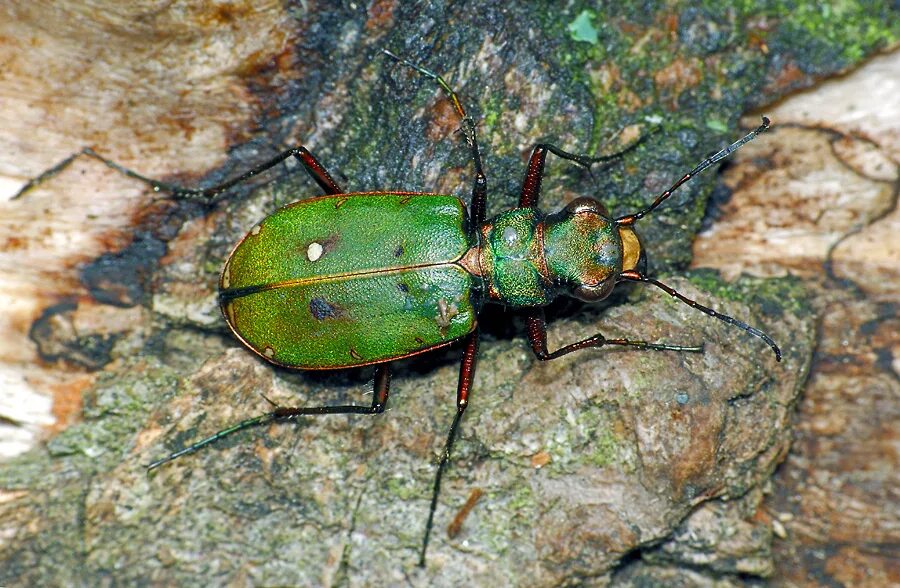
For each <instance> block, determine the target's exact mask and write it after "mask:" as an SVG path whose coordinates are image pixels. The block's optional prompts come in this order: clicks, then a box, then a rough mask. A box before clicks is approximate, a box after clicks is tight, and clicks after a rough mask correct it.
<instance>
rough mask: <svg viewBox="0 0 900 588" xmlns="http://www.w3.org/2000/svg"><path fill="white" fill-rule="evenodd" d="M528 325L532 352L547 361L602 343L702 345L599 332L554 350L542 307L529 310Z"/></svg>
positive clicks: (698, 348) (664, 347)
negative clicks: (609, 335) (548, 338)
mask: <svg viewBox="0 0 900 588" xmlns="http://www.w3.org/2000/svg"><path fill="white" fill-rule="evenodd" d="M525 320H526V326H527V327H528V341H529V342H530V343H531V348H532V349H533V350H534V354H535V355H536V356H537V358H538V359H540V360H541V361H549V360H551V359H556V358H557V357H562V356H563V355H567V354H569V353H572V352H573V351H578V350H579V349H587V348H589V347H603V346H604V345H619V346H623V347H636V348H638V349H656V350H659V351H687V352H691V353H702V352H703V345H669V344H667V343H648V342H647V341H638V340H632V339H607V338H606V337H604V336H603V335H601V334H600V333H597V334H596V335H594V336H593V337H588V338H587V339H582V340H581V341H576V342H575V343H571V344H569V345H565V346H563V347H560V348H559V349H557V350H556V351H552V352H551V351H548V349H547V325H546V319H545V318H544V309H543V308H539V309H535V310H533V311H532V312H531V314H530V315H529V316H528V317H527V318H526V319H525Z"/></svg>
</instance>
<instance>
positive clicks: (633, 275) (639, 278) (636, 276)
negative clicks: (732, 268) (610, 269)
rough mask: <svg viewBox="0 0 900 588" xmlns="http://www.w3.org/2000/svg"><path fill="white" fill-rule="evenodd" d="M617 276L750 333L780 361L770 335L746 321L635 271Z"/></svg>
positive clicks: (779, 351)
mask: <svg viewBox="0 0 900 588" xmlns="http://www.w3.org/2000/svg"><path fill="white" fill-rule="evenodd" d="M619 278H620V279H622V280H629V281H632V282H643V283H645V284H652V285H654V286H656V287H657V288H659V289H660V290H662V291H664V292H665V293H666V294H668V295H669V296H673V297H675V298H677V299H678V300H680V301H682V302H684V303H685V304H687V305H688V306H690V307H692V308H696V309H697V310H699V311H700V312H703V313H705V314H707V315H709V316H711V317H714V318H717V319H719V320H720V321H723V322H726V323H728V324H729V325H734V326H735V327H737V328H739V329H741V330H743V331H746V332H748V333H750V334H751V335H753V336H754V337H757V338H759V339H762V340H763V341H765V342H766V345H768V346H769V347H771V348H772V351H773V352H774V353H775V361H781V349H779V348H778V345H776V344H775V341H773V340H772V338H771V337H769V336H768V335H766V334H765V333H763V332H762V331H760V330H759V329H757V328H755V327H751V326H750V325H748V324H747V323H745V322H743V321H739V320H737V319H736V318H733V317H730V316H728V315H727V314H722V313H720V312H716V311H715V310H713V309H711V308H709V307H706V306H703V305H702V304H699V303H697V302H695V301H693V300H691V299H690V298H688V297H687V296H685V295H683V294H681V293H679V292H677V291H676V290H675V289H674V288H672V287H671V286H667V285H665V284H663V283H662V282H660V281H659V280H654V279H653V278H648V277H646V276H643V275H641V274H640V273H638V272H636V271H627V272H622V273H621V274H619Z"/></svg>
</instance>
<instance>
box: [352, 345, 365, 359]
mask: <svg viewBox="0 0 900 588" xmlns="http://www.w3.org/2000/svg"><path fill="white" fill-rule="evenodd" d="M350 357H352V358H353V359H356V360H360V359H362V355H360V354H359V353H357V352H356V349H354V348H352V347H351V348H350Z"/></svg>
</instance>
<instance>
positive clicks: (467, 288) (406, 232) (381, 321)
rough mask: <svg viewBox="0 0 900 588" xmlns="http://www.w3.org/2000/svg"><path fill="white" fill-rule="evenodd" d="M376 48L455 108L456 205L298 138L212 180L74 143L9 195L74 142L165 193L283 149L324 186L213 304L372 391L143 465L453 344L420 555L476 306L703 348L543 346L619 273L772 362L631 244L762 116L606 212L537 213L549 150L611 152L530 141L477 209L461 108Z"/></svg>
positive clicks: (253, 331)
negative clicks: (626, 207) (571, 302)
mask: <svg viewBox="0 0 900 588" xmlns="http://www.w3.org/2000/svg"><path fill="white" fill-rule="evenodd" d="M385 53H386V54H387V55H388V56H390V57H391V58H393V59H395V60H397V61H398V62H400V63H402V64H404V65H406V66H409V67H411V68H413V69H415V70H416V71H418V72H419V73H421V74H422V75H424V76H426V77H428V78H431V79H433V80H435V81H436V82H437V83H438V84H439V85H440V86H441V88H442V89H443V90H444V91H445V92H446V93H447V95H448V96H449V97H450V100H451V101H452V103H453V105H454V108H455V109H456V111H457V113H458V115H459V116H460V118H461V120H462V130H463V132H464V136H465V138H466V141H467V143H468V145H469V147H470V150H471V155H472V160H473V163H474V168H475V181H474V187H473V190H472V199H471V206H470V207H469V209H468V211H467V208H466V206H465V204H464V203H463V202H462V201H461V200H460V199H459V198H457V197H455V196H452V195H443V194H420V193H410V192H364V193H344V192H343V190H341V188H340V187H339V186H338V185H337V183H336V182H335V181H334V179H333V178H332V177H331V176H330V175H329V174H328V172H327V171H326V169H325V168H324V167H323V166H322V164H321V163H319V161H318V160H317V159H316V158H315V156H314V155H313V154H312V153H310V152H309V151H308V150H307V149H306V148H305V147H296V148H293V149H289V150H287V151H285V152H284V153H282V154H280V155H279V156H278V157H276V158H274V159H272V160H271V161H268V162H266V163H264V164H262V165H260V166H258V167H256V168H254V169H252V170H250V171H248V172H246V173H244V174H242V175H241V176H239V177H237V178H234V179H232V180H230V181H228V182H225V183H224V184H221V185H219V186H215V187H212V188H207V189H199V190H192V189H184V188H180V187H177V186H171V185H168V184H164V183H162V182H159V181H156V180H153V179H150V178H147V177H144V176H142V175H140V174H138V173H136V172H134V171H131V170H129V169H126V168H124V167H122V166H120V165H118V164H116V163H114V162H112V161H110V160H108V159H105V158H103V157H101V156H100V155H98V154H97V153H95V152H94V151H92V150H91V149H85V150H83V151H82V152H81V153H80V154H76V155H73V156H72V157H70V158H67V159H66V160H65V161H63V162H61V163H60V164H59V165H57V166H55V167H54V168H52V169H50V170H48V171H47V172H44V173H43V174H41V175H40V176H38V177H37V178H35V179H34V180H32V181H31V182H29V183H28V184H27V185H26V186H25V187H24V188H23V189H22V190H21V191H20V192H19V194H18V195H17V196H19V195H21V194H23V193H24V192H26V191H27V190H29V189H31V188H32V187H33V186H34V185H36V184H38V183H40V182H41V181H43V180H44V179H46V178H48V177H50V176H52V175H54V174H56V173H57V172H59V171H60V170H61V169H62V168H63V167H65V166H66V165H68V164H69V163H71V161H72V160H73V159H74V158H75V157H77V156H78V155H81V154H84V155H88V156H90V157H93V158H96V159H99V160H101V161H103V162H104V163H106V164H107V165H108V166H110V167H112V168H114V169H116V170H118V171H120V172H122V173H124V174H126V175H128V176H130V177H133V178H136V179H138V180H141V181H143V182H146V183H148V184H149V185H150V186H151V187H152V188H153V189H154V190H155V191H160V190H162V191H168V192H170V193H172V195H173V196H174V197H176V198H195V197H203V198H212V197H215V196H216V195H218V194H220V193H221V192H223V191H225V190H227V189H228V188H230V187H232V186H234V185H235V184H237V183H239V182H243V181H245V180H247V179H248V178H251V177H253V176H255V175H257V174H259V173H261V172H263V171H265V170H268V169H270V168H271V167H273V166H275V165H277V164H279V163H281V162H283V161H285V160H286V159H289V158H295V159H296V160H298V161H299V162H300V163H301V164H302V165H303V166H304V168H305V169H306V170H307V171H308V172H309V173H310V175H311V176H312V178H313V179H314V180H315V181H316V183H318V185H319V186H320V187H321V188H322V190H323V191H324V192H325V194H326V195H325V196H321V197H317V198H310V199H306V200H300V201H297V202H294V203H293V204H289V205H287V206H285V207H283V208H280V209H279V210H277V211H275V212H274V213H272V214H271V215H269V216H267V217H266V218H265V219H263V220H262V221H261V222H260V223H259V224H257V225H256V226H254V227H253V228H252V229H251V230H250V232H249V233H248V234H247V235H246V236H245V237H244V238H243V239H242V240H241V241H240V242H239V243H238V244H237V246H236V247H235V249H234V251H233V252H232V253H231V255H230V256H229V258H228V260H227V261H226V262H225V265H224V268H223V270H222V275H221V279H220V291H219V302H220V305H221V308H222V313H223V315H224V316H225V319H226V321H227V323H228V326H229V327H230V328H231V330H232V332H233V333H234V335H235V336H236V337H237V338H238V339H240V340H241V342H243V343H244V344H245V345H246V346H247V347H248V348H250V349H251V350H253V351H254V352H255V353H257V354H258V355H260V356H261V357H263V358H264V359H266V360H268V361H270V362H272V363H274V364H277V365H280V366H283V367H287V368H295V369H304V370H326V369H329V370H332V369H342V368H349V367H355V366H365V365H373V366H375V380H374V382H375V383H374V395H373V400H372V404H371V405H370V406H359V405H343V406H314V407H277V408H275V409H274V410H273V411H271V412H269V413H266V414H263V415H260V416H257V417H254V418H250V419H247V420H244V421H242V422H240V423H237V424H235V425H233V426H231V427H229V428H227V429H224V430H222V431H219V432H217V433H215V434H214V435H212V436H210V437H207V438H205V439H203V440H201V441H198V442H196V443H194V444H191V445H189V446H187V447H185V448H184V449H182V450H180V451H177V452H175V453H172V454H171V455H169V456H167V457H165V458H162V459H159V460H157V461H155V462H153V463H151V464H150V465H149V466H148V468H149V469H151V470H152V469H154V468H157V467H159V466H160V465H162V464H164V463H166V462H168V461H171V460H173V459H176V458H178V457H180V456H182V455H185V454H188V453H192V452H194V451H197V450H198V449H200V448H202V447H205V446H207V445H209V444H211V443H214V442H216V441H217V440H219V439H221V438H223V437H225V436H227V435H230V434H231V433H234V432H236V431H240V430H242V429H246V428H248V427H253V426H257V425H261V424H265V423H270V422H273V421H286V420H291V419H296V418H297V417H300V416H305V415H321V414H379V413H381V412H383V411H384V408H385V404H386V402H387V399H388V391H389V387H390V372H389V366H390V362H391V361H394V360H397V359H402V358H405V357H409V356H412V355H416V354H419V353H423V352H426V351H430V350H433V349H436V348H439V347H444V346H446V345H450V344H451V343H454V342H462V347H463V357H462V362H461V365H460V375H459V384H458V388H457V401H456V407H457V410H456V415H455V417H454V419H453V422H452V424H451V426H450V430H449V432H448V434H447V440H446V444H445V449H444V451H443V453H442V454H441V458H440V462H439V464H438V468H437V472H436V475H435V481H434V485H433V488H432V494H431V505H430V508H429V513H428V519H427V522H426V524H425V534H424V537H423V541H422V548H421V552H420V560H419V563H420V564H421V565H424V562H425V554H426V551H427V549H428V540H429V537H430V533H431V528H432V524H433V520H434V513H435V508H436V506H437V499H438V495H439V493H440V485H441V477H442V475H443V472H444V470H445V467H446V464H447V461H448V459H449V456H450V452H451V450H452V447H453V442H454V439H455V437H456V432H457V430H458V427H459V422H460V419H461V417H462V415H463V412H464V411H465V409H466V406H467V405H468V396H469V391H470V389H471V386H472V380H473V376H474V367H475V359H476V355H477V349H478V313H479V312H480V310H481V308H482V306H483V305H484V304H485V303H487V302H492V303H498V304H503V305H507V306H513V307H519V308H524V309H526V310H527V317H526V321H527V330H528V338H529V341H530V343H531V347H532V349H533V350H534V352H535V354H536V355H537V357H538V358H539V359H541V360H550V359H555V358H557V357H560V356H562V355H565V354H567V353H571V352H573V351H576V350H579V349H584V348H589V347H601V346H604V345H619V346H630V347H637V348H643V349H657V350H671V351H690V352H699V351H702V346H681V345H670V344H665V343H649V342H646V341H635V340H628V339H607V338H605V337H603V335H600V334H597V335H595V336H593V337H589V338H587V339H584V340H582V341H578V342H575V343H571V344H569V345H566V346H564V347H562V348H560V349H558V350H556V351H553V352H550V351H548V349H547V333H546V328H545V322H544V313H543V307H544V306H546V305H547V304H549V303H550V302H551V301H552V300H553V299H554V298H556V297H557V296H558V295H561V294H562V295H568V296H572V297H575V298H578V299H580V300H584V301H588V302H591V301H597V300H602V299H603V298H606V297H607V296H608V295H609V294H610V292H611V291H612V289H613V287H614V286H615V285H616V284H617V283H619V282H622V281H638V282H645V283H649V284H652V285H654V286H657V287H659V288H661V289H663V290H664V291H665V292H667V293H668V294H670V295H671V296H674V297H676V298H678V299H679V300H681V301H683V302H685V303H686V304H689V305H690V306H692V307H694V308H697V309H698V310H700V311H702V312H704V313H706V314H707V315H709V316H712V317H715V318H718V319H720V320H723V321H725V322H727V323H729V324H732V325H735V326H737V327H739V328H741V329H743V330H744V331H746V332H748V333H750V334H751V335H754V336H756V337H758V338H760V339H762V340H763V341H765V342H766V343H767V344H768V345H769V346H770V347H771V349H772V351H773V352H774V353H775V358H776V360H778V361H780V360H781V351H780V350H779V348H778V346H777V345H776V344H775V342H774V341H772V339H771V338H769V337H768V335H766V334H765V333H763V332H762V331H760V330H758V329H755V328H753V327H751V326H749V325H747V324H745V323H743V322H741V321H738V320H736V319H734V318H732V317H729V316H726V315H723V314H720V313H718V312H716V311H714V310H712V309H710V308H707V307H705V306H702V305H700V304H698V303H697V302H695V301H693V300H690V299H688V298H686V297H684V296H683V295H681V294H679V293H678V292H676V291H675V290H674V289H672V288H670V287H669V286H666V285H665V284H662V283H661V282H658V281H657V280H654V279H652V278H649V277H647V276H645V275H644V266H645V258H644V254H643V251H642V248H641V243H640V240H639V239H638V237H637V235H636V233H635V232H634V230H633V225H634V223H635V222H636V221H638V220H640V219H641V218H642V217H644V216H645V215H647V214H648V213H650V212H652V211H653V210H654V209H655V208H656V207H658V206H659V205H660V204H661V203H662V202H664V201H665V200H666V199H667V198H668V197H669V196H670V195H671V194H672V192H673V191H674V190H676V189H677V188H678V187H679V186H681V185H682V184H684V183H685V182H687V181H688V180H690V179H691V178H692V177H694V176H695V175H696V174H698V173H700V172H701V171H703V170H704V169H706V168H707V167H709V166H711V165H713V164H714V163H716V162H717V161H720V160H722V159H724V158H725V157H727V156H728V155H730V154H731V153H732V152H734V151H735V150H736V149H738V148H739V147H740V146H741V145H743V144H744V143H746V142H748V141H750V140H752V139H753V138H754V137H756V135H758V134H759V133H761V132H763V131H764V130H766V128H768V125H769V120H768V119H766V118H765V117H764V118H763V124H762V125H761V126H760V127H758V128H757V129H755V130H753V131H752V132H750V133H749V134H747V135H746V136H744V137H743V138H742V139H740V140H739V141H737V142H735V143H733V144H731V145H729V146H728V147H726V148H724V149H722V150H721V151H719V152H718V153H716V154H715V155H713V156H712V157H709V158H708V159H706V160H704V161H703V162H701V163H700V164H699V165H698V166H697V167H695V168H694V169H693V170H691V171H690V172H689V173H687V174H685V175H684V176H683V177H682V178H681V179H679V180H678V181H677V182H675V183H674V184H673V185H672V187H671V188H669V189H668V190H666V191H665V192H663V193H662V194H660V195H659V196H657V198H656V199H655V200H654V201H653V203H652V204H650V206H648V207H647V208H646V209H644V210H642V211H640V212H638V213H635V214H630V215H626V216H621V217H612V216H610V214H609V212H608V211H607V210H606V209H605V208H604V206H603V205H602V204H601V203H600V202H598V201H597V200H595V199H593V198H578V199H576V200H574V201H573V202H571V203H570V204H569V205H568V206H566V207H565V208H564V209H563V210H561V211H559V212H557V213H555V214H550V215H545V214H543V213H542V212H540V211H539V210H538V209H537V208H536V206H537V201H538V197H539V194H540V188H541V179H542V177H543V173H544V162H545V159H546V156H547V154H548V153H553V154H554V155H556V156H558V157H561V158H563V159H566V160H569V161H572V162H574V163H576V164H578V165H581V166H584V167H589V166H590V165H591V164H593V163H596V162H599V161H604V160H609V159H612V158H615V157H618V156H620V155H621V153H619V154H614V155H610V156H605V157H599V158H595V157H586V156H581V155H575V154H572V153H569V152H566V151H564V150H562V149H560V148H559V147H556V146H555V145H551V144H537V145H535V147H534V149H533V151H532V154H531V158H530V160H529V164H528V169H527V172H526V175H525V181H524V184H523V187H522V192H521V196H520V199H519V206H518V207H517V208H514V209H512V210H508V211H506V212H503V213H501V214H499V215H497V216H496V217H494V218H492V219H485V199H486V194H487V181H486V179H485V175H484V172H483V169H482V162H481V155H480V152H479V150H478V143H477V138H476V133H475V125H474V123H473V121H472V119H471V118H469V117H468V116H467V115H466V113H465V110H464V109H463V106H462V104H461V103H460V101H459V99H458V98H457V95H456V93H455V92H454V91H453V90H452V89H451V88H450V87H449V86H448V85H447V83H446V82H445V81H444V80H443V79H442V78H441V77H440V76H438V75H437V74H435V73H433V72H431V71H429V70H427V69H425V68H423V67H421V66H419V65H417V64H414V63H412V62H409V61H407V60H405V59H402V58H400V57H397V56H396V55H394V54H393V53H390V52H389V51H385ZM386 227H387V228H390V227H398V229H397V230H389V229H388V230H386V229H385V228H386ZM401 228H402V229H401Z"/></svg>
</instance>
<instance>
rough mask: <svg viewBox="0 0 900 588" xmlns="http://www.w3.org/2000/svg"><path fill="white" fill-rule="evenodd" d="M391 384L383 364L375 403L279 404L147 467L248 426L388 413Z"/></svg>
mask: <svg viewBox="0 0 900 588" xmlns="http://www.w3.org/2000/svg"><path fill="white" fill-rule="evenodd" d="M390 385H391V370H390V364H389V363H383V364H379V365H378V366H376V367H375V382H374V384H373V386H372V388H373V397H372V404H371V406H359V405H355V404H349V405H343V406H297V407H292V406H276V408H275V410H273V411H271V412H267V413H265V414H261V415H259V416H256V417H253V418H250V419H246V420H243V421H241V422H239V423H236V424H234V425H232V426H230V427H228V428H227V429H222V430H221V431H218V432H217V433H214V434H213V435H210V436H209V437H206V438H205V439H201V440H200V441H197V442H196V443H192V444H191V445H188V446H187V447H185V448H184V449H180V450H178V451H176V452H175V453H172V454H170V455H168V456H167V457H164V458H162V459H158V460H156V461H154V462H152V463H150V464H149V465H148V466H147V470H148V471H150V470H154V469H156V468H158V467H159V466H161V465H163V464H165V463H168V462H170V461H172V460H175V459H178V458H179V457H181V456H183V455H187V454H189V453H194V452H195V451H198V450H200V449H203V448H204V447H206V446H207V445H212V444H213V443H215V442H216V441H219V440H220V439H223V438H225V437H227V436H229V435H231V434H232V433H237V432H238V431H243V430H244V429H249V428H251V427H257V426H261V425H268V424H269V423H274V422H285V421H290V420H295V419H297V418H298V417H301V416H314V415H321V414H372V415H375V414H381V413H383V412H384V407H385V405H386V404H387V400H388V394H389V392H390ZM267 400H268V399H267ZM270 402H271V401H270Z"/></svg>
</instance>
